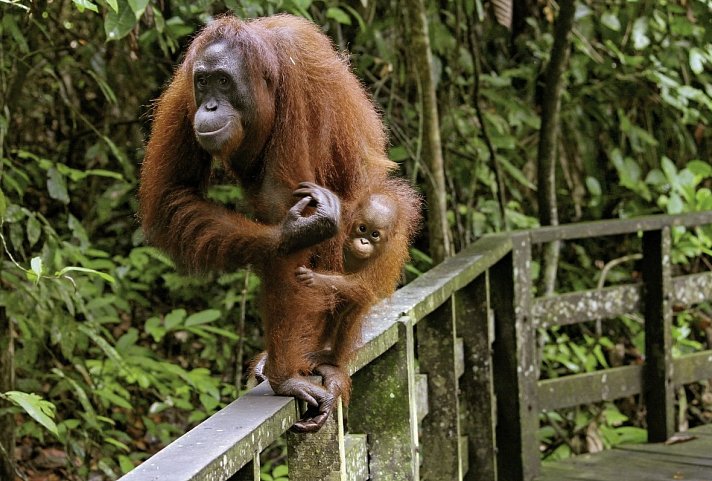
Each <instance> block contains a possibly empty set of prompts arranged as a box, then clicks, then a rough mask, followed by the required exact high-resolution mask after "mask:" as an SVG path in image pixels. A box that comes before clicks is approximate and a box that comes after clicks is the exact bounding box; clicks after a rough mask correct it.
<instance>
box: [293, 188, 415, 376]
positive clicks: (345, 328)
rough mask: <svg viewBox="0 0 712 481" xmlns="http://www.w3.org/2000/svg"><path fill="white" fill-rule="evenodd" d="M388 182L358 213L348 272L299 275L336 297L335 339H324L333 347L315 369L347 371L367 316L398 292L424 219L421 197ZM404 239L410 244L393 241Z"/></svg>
mask: <svg viewBox="0 0 712 481" xmlns="http://www.w3.org/2000/svg"><path fill="white" fill-rule="evenodd" d="M386 183H387V184H388V188H383V189H376V190H375V191H373V190H372V191H371V192H370V193H368V194H367V195H366V196H365V197H364V198H363V199H362V200H361V202H359V203H358V205H357V207H356V208H355V209H354V210H353V217H352V219H351V221H350V222H349V223H348V224H347V225H348V226H349V228H348V231H347V232H348V233H347V238H346V240H345V243H344V247H343V262H344V273H343V274H339V273H331V272H317V271H314V270H312V269H309V268H307V267H303V266H302V267H299V268H297V270H296V272H295V274H296V276H297V280H298V281H299V282H301V283H302V284H304V285H306V286H308V287H310V288H313V289H315V290H317V292H319V293H321V294H322V295H326V296H332V299H333V301H332V302H333V306H334V307H333V310H332V312H331V315H330V316H329V317H330V319H329V321H330V323H331V325H330V326H329V328H328V329H326V330H325V332H326V333H328V334H330V335H329V336H328V337H327V338H325V339H323V344H324V346H329V347H330V349H324V350H322V351H319V352H316V353H313V354H312V361H313V362H314V364H316V365H323V364H327V365H332V366H337V367H340V368H343V369H345V368H346V364H347V363H348V360H349V357H350V355H351V353H352V351H353V349H354V347H355V345H356V343H357V341H358V337H359V335H360V332H361V327H362V324H363V319H364V316H365V315H366V313H367V312H368V310H369V309H370V308H371V307H372V306H373V305H374V304H375V303H376V302H377V301H379V300H381V299H384V298H386V297H388V296H389V295H390V294H392V293H393V291H395V289H396V286H397V284H398V281H399V280H400V278H401V270H402V268H403V265H404V264H405V262H406V260H407V259H408V250H407V246H408V245H409V244H410V241H411V239H412V237H413V234H414V232H415V229H416V226H417V225H418V223H419V219H420V197H419V196H418V195H417V194H416V193H415V192H414V191H413V189H412V188H411V187H410V185H408V183H407V182H405V181H403V180H401V179H397V178H390V179H388V180H387V181H386ZM385 192H387V194H386V193H385ZM403 236H405V238H406V239H407V241H406V242H391V241H392V240H393V239H396V238H399V237H403ZM399 245H402V246H405V247H404V248H402V249H399V248H398V246H399Z"/></svg>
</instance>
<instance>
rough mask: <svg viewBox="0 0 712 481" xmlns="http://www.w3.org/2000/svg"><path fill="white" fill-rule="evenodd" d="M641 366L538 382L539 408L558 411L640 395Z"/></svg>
mask: <svg viewBox="0 0 712 481" xmlns="http://www.w3.org/2000/svg"><path fill="white" fill-rule="evenodd" d="M642 390H643V367H642V366H623V367H615V368H612V369H606V370H603V371H596V372H589V373H585V374H574V375H571V376H564V377H560V378H556V379H545V380H543V381H539V389H538V391H539V408H540V409H542V410H551V409H561V408H567V407H573V406H579V405H581V404H588V403H594V402H598V401H612V400H614V399H619V398H622V397H627V396H633V395H634V394H640V393H641V392H642Z"/></svg>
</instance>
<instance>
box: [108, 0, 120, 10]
mask: <svg viewBox="0 0 712 481" xmlns="http://www.w3.org/2000/svg"><path fill="white" fill-rule="evenodd" d="M106 3H107V4H109V6H110V7H111V9H112V10H113V11H114V12H118V11H119V4H118V2H117V0H106Z"/></svg>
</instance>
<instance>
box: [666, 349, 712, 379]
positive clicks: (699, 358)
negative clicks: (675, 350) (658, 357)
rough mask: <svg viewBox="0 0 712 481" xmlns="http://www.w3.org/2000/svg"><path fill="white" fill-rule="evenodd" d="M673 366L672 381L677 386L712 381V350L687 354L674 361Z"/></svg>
mask: <svg viewBox="0 0 712 481" xmlns="http://www.w3.org/2000/svg"><path fill="white" fill-rule="evenodd" d="M672 365H673V375H672V380H673V384H674V385H676V386H681V385H683V384H689V383H691V382H696V381H702V380H703V379H712V350H707V351H702V352H696V353H694V354H685V355H684V356H680V357H678V358H676V359H673V361H672Z"/></svg>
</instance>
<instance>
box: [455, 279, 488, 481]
mask: <svg viewBox="0 0 712 481" xmlns="http://www.w3.org/2000/svg"><path fill="white" fill-rule="evenodd" d="M488 280H489V279H488V275H487V274H482V275H480V276H479V277H477V278H476V279H475V280H473V281H472V282H471V283H470V284H469V285H468V286H466V287H465V288H463V289H462V290H460V291H458V292H457V294H456V295H455V307H456V321H457V332H458V335H459V336H461V337H462V339H463V344H464V348H465V353H464V354H465V373H464V374H463V376H462V378H461V379H460V390H461V392H462V404H461V406H460V408H461V411H462V426H461V431H462V432H463V433H465V434H467V436H468V452H467V453H463V456H465V455H467V457H468V459H469V467H470V468H469V469H468V471H467V473H464V479H465V480H466V481H495V480H496V479H497V447H496V442H495V426H496V423H497V422H496V421H497V420H496V412H497V411H496V409H497V406H496V400H495V397H494V384H493V380H492V342H493V341H494V339H493V337H494V324H493V318H492V316H491V314H490V310H489V282H488Z"/></svg>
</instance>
